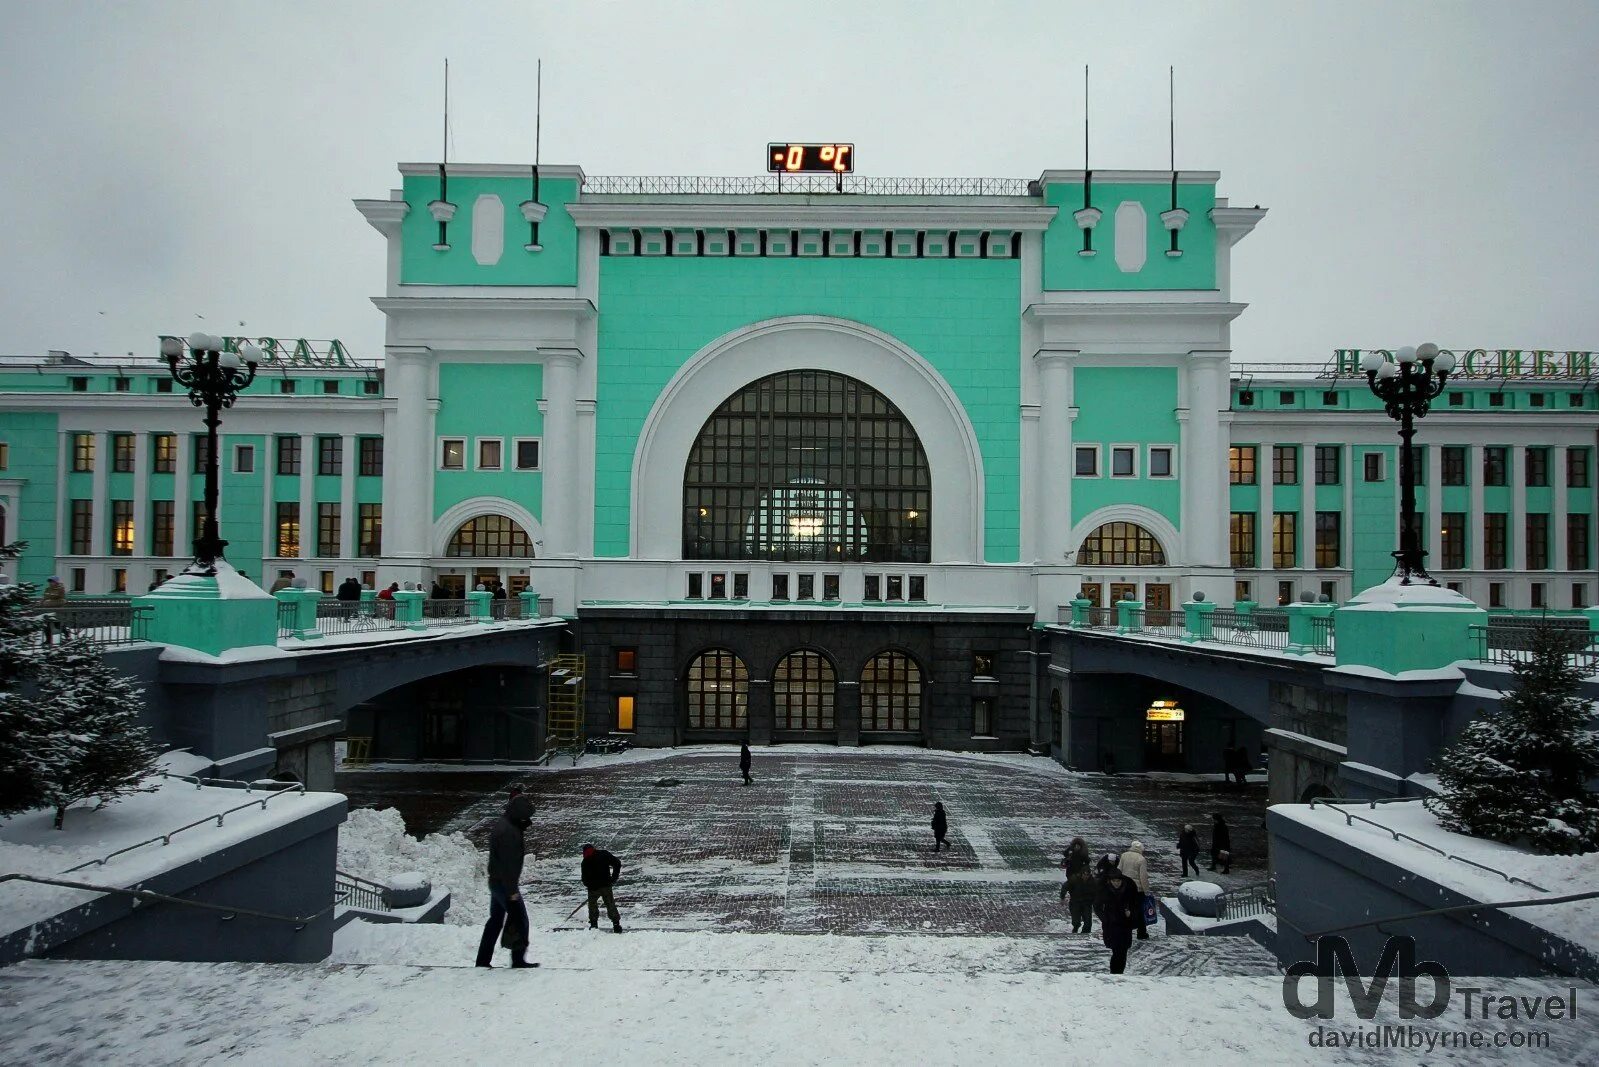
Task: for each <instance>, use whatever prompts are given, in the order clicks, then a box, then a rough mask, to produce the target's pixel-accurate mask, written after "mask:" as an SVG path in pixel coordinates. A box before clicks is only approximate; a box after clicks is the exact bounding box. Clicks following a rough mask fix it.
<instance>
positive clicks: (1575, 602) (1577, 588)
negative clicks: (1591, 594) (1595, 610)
mask: <svg viewBox="0 0 1599 1067" xmlns="http://www.w3.org/2000/svg"><path fill="white" fill-rule="evenodd" d="M1571 606H1572V607H1574V608H1585V607H1587V606H1588V583H1587V582H1572V583H1571Z"/></svg>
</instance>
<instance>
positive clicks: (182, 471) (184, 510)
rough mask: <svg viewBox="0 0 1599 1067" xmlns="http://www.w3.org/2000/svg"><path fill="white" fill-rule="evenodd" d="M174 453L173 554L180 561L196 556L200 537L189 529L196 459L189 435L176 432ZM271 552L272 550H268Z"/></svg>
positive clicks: (179, 431) (192, 509)
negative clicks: (197, 542) (192, 478)
mask: <svg viewBox="0 0 1599 1067" xmlns="http://www.w3.org/2000/svg"><path fill="white" fill-rule="evenodd" d="M174 432H175V437H174V440H173V445H174V451H173V456H172V553H173V555H175V556H177V557H178V558H179V559H188V558H189V557H191V556H193V555H194V539H195V538H196V537H197V536H199V531H198V530H191V529H189V527H190V525H191V523H190V522H189V517H190V513H191V512H193V511H194V504H193V503H191V502H190V498H189V479H190V478H191V477H192V475H191V474H190V473H189V471H190V469H191V468H192V467H193V466H194V457H193V455H192V454H191V453H190V451H189V435H188V434H187V433H184V432H183V431H182V430H178V431H174ZM268 551H271V549H268Z"/></svg>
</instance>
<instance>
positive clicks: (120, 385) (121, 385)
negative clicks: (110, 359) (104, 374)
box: [111, 378, 133, 393]
mask: <svg viewBox="0 0 1599 1067" xmlns="http://www.w3.org/2000/svg"><path fill="white" fill-rule="evenodd" d="M111 388H112V389H115V390H116V391H117V392H119V393H126V392H127V391H128V390H130V389H132V388H133V379H132V378H113V379H111Z"/></svg>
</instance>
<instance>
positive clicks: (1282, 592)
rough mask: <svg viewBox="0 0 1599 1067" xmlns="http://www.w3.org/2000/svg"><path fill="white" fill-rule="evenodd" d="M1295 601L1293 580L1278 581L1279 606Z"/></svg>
mask: <svg viewBox="0 0 1599 1067" xmlns="http://www.w3.org/2000/svg"><path fill="white" fill-rule="evenodd" d="M1293 602H1294V583H1293V581H1292V580H1289V581H1286V582H1278V583H1277V606H1278V607H1285V606H1287V605H1289V604H1292V603H1293Z"/></svg>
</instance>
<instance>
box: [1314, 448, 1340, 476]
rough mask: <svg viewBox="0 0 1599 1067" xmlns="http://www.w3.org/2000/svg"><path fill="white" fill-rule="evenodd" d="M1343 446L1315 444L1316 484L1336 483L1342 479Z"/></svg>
mask: <svg viewBox="0 0 1599 1067" xmlns="http://www.w3.org/2000/svg"><path fill="white" fill-rule="evenodd" d="M1343 455H1344V448H1343V446H1342V445H1317V446H1316V484H1317V485H1337V484H1339V483H1340V482H1341V481H1342V480H1343V471H1342V469H1341V467H1342V464H1343Z"/></svg>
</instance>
